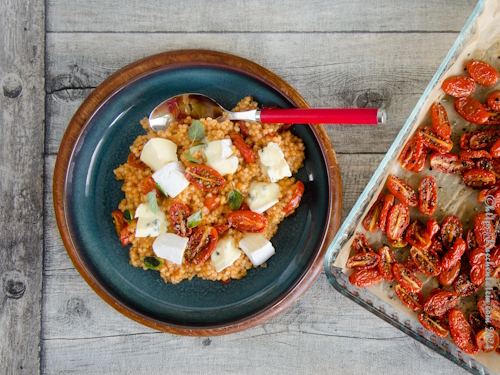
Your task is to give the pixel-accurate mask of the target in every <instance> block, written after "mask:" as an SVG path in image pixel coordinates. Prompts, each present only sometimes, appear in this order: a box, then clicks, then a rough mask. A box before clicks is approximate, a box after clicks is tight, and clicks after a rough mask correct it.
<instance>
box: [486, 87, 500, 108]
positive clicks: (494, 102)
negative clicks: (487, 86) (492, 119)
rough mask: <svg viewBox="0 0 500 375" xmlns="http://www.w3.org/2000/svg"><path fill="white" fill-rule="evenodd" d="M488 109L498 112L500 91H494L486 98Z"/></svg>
mask: <svg viewBox="0 0 500 375" xmlns="http://www.w3.org/2000/svg"><path fill="white" fill-rule="evenodd" d="M486 103H487V104H488V107H489V108H490V109H492V110H494V111H500V91H494V92H492V93H491V94H489V95H488V97H487V98H486Z"/></svg>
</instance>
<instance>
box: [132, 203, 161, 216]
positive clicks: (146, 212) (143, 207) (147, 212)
mask: <svg viewBox="0 0 500 375" xmlns="http://www.w3.org/2000/svg"><path fill="white" fill-rule="evenodd" d="M155 216H156V215H155V214H154V213H153V211H152V210H151V207H149V204H147V203H141V204H140V205H139V207H137V210H135V216H134V217H135V218H138V217H143V218H152V217H155Z"/></svg>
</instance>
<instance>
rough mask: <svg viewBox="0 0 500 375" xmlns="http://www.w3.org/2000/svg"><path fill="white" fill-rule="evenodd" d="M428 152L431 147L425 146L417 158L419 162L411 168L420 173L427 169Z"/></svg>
mask: <svg viewBox="0 0 500 375" xmlns="http://www.w3.org/2000/svg"><path fill="white" fill-rule="evenodd" d="M428 154H429V149H428V148H427V147H425V146H424V147H423V151H422V153H421V154H420V157H419V158H418V160H417V164H415V166H414V167H413V168H412V169H411V170H412V171H413V172H415V173H420V172H422V171H423V170H424V169H425V164H426V163H427V155H428Z"/></svg>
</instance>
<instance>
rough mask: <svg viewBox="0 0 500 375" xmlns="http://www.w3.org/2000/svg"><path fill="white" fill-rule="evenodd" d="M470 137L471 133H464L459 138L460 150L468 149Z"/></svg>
mask: <svg viewBox="0 0 500 375" xmlns="http://www.w3.org/2000/svg"><path fill="white" fill-rule="evenodd" d="M471 137H472V133H464V134H462V135H461V136H460V148H461V149H462V150H468V149H469V148H470V146H469V141H470V139H471Z"/></svg>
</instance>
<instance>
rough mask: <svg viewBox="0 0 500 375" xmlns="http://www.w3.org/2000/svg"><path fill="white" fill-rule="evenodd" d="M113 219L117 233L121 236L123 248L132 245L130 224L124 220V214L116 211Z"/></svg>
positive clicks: (112, 215) (112, 213)
mask: <svg viewBox="0 0 500 375" xmlns="http://www.w3.org/2000/svg"><path fill="white" fill-rule="evenodd" d="M111 217H112V218H113V224H114V225H115V229H116V233H117V234H118V236H120V241H121V243H122V245H123V246H125V245H128V244H129V243H130V239H129V234H130V233H129V232H128V228H127V227H128V224H127V222H126V221H125V219H123V212H121V211H120V210H114V211H113V212H111Z"/></svg>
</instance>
